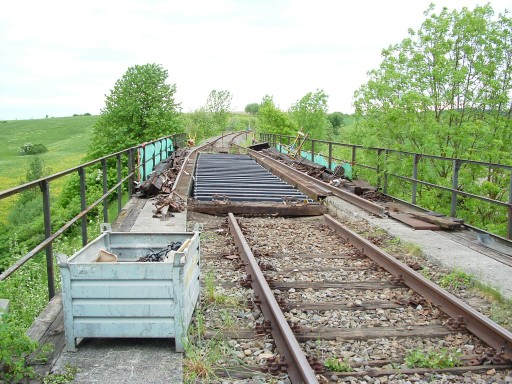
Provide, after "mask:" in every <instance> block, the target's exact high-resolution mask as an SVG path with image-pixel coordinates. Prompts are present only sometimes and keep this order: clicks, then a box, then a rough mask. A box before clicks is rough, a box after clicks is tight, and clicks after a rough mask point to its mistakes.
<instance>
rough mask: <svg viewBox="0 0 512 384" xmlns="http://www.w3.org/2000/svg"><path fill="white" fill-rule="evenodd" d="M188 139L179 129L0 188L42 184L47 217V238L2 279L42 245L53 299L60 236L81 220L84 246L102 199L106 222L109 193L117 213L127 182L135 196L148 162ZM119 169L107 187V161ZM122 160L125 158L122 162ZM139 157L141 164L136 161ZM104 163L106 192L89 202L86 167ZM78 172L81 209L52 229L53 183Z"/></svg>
mask: <svg viewBox="0 0 512 384" xmlns="http://www.w3.org/2000/svg"><path fill="white" fill-rule="evenodd" d="M185 140H186V134H184V133H179V134H174V135H171V136H167V137H163V138H160V139H157V140H154V141H152V142H149V143H143V144H140V145H138V146H135V147H131V148H128V149H125V150H122V151H119V152H116V153H112V154H110V155H108V156H104V157H102V158H99V159H96V160H93V161H90V162H88V163H85V164H81V165H79V166H77V167H74V168H70V169H67V170H65V171H62V172H58V173H56V174H53V175H51V176H47V177H43V178H41V179H39V180H34V181H31V182H29V183H26V184H23V185H20V186H17V187H14V188H11V189H8V190H5V191H0V200H2V199H5V198H7V197H10V196H14V195H17V194H20V193H22V192H25V191H28V190H32V189H36V188H39V189H40V190H41V192H42V200H43V217H44V237H45V240H44V241H42V242H41V243H39V244H38V245H37V246H36V247H35V248H33V249H32V250H30V251H29V252H28V253H26V254H25V255H24V256H23V257H21V258H20V259H19V260H17V261H16V262H15V263H14V264H12V265H11V266H10V267H9V268H7V269H6V270H5V271H3V272H2V273H1V274H0V281H3V280H5V279H7V278H8V277H9V276H11V275H12V274H13V273H14V272H16V271H17V270H18V269H19V268H20V267H21V266H23V265H24V264H25V263H26V262H28V261H29V260H31V259H32V258H33V257H34V256H35V255H36V254H38V253H39V252H41V251H42V250H43V249H44V250H45V252H46V270H47V274H48V296H49V299H51V298H52V297H53V296H54V295H55V276H54V269H53V247H52V244H53V242H54V241H55V240H56V239H57V238H58V237H59V236H61V235H62V234H63V233H64V232H65V231H66V230H68V229H69V228H70V227H71V226H72V225H73V224H75V223H76V222H78V221H79V220H80V221H81V238H82V245H83V246H85V245H86V244H87V243H88V242H89V239H88V229H87V214H88V213H89V212H91V211H92V210H93V209H94V208H96V207H97V206H98V205H100V204H101V203H103V222H105V223H108V222H109V217H108V216H109V214H108V203H109V196H110V195H112V194H114V193H116V194H117V213H118V214H119V212H120V211H121V209H122V195H123V194H122V186H123V184H124V183H127V191H128V197H129V198H130V197H131V196H132V192H133V191H132V185H133V182H134V180H135V175H136V174H137V173H140V177H141V180H145V179H146V178H147V176H148V172H147V169H148V167H146V165H149V167H150V169H153V168H154V167H155V165H156V164H157V163H158V162H159V161H161V160H162V159H165V158H167V157H168V156H169V155H170V153H171V151H172V150H173V145H174V146H176V145H179V146H181V145H184V143H185ZM149 147H153V149H154V150H152V151H151V152H150V154H148V148H149ZM114 160H115V164H116V166H115V167H116V170H117V183H116V184H115V185H113V186H111V187H110V188H108V174H107V173H108V165H107V163H108V162H109V161H110V162H114ZM123 160H125V161H124V162H123ZM136 160H137V162H138V164H137V166H136V165H135V161H136ZM123 163H124V164H125V166H126V165H127V170H126V176H125V177H122V174H123ZM98 165H101V174H102V191H103V195H102V196H101V197H100V198H98V199H97V200H96V201H94V202H93V203H92V204H90V205H89V206H87V194H86V189H87V183H86V177H85V176H86V169H87V168H89V167H98ZM75 173H78V175H79V177H80V210H81V211H80V213H79V214H78V215H76V216H75V217H73V218H72V219H71V220H69V221H67V222H66V223H65V224H64V225H63V226H62V227H61V228H59V229H58V230H57V231H55V232H53V231H52V217H51V209H50V208H51V204H50V201H51V196H50V183H51V182H52V181H55V180H58V179H60V178H62V177H64V176H67V175H70V174H75Z"/></svg>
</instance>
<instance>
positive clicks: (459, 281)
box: [439, 270, 473, 289]
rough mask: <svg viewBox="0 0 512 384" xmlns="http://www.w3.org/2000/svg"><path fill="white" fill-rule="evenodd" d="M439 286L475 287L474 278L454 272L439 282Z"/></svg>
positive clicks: (464, 273) (454, 287) (453, 287)
mask: <svg viewBox="0 0 512 384" xmlns="http://www.w3.org/2000/svg"><path fill="white" fill-rule="evenodd" d="M439 285H440V286H441V287H443V288H452V289H458V288H469V287H471V286H472V285H473V276H472V275H469V274H467V273H466V272H462V271H458V270H455V271H452V272H450V273H448V274H447V275H444V276H442V277H441V279H440V280H439Z"/></svg>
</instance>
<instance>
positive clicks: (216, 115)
mask: <svg viewBox="0 0 512 384" xmlns="http://www.w3.org/2000/svg"><path fill="white" fill-rule="evenodd" d="M232 99H233V96H232V95H231V93H230V92H229V91H226V90H224V91H217V90H215V89H214V90H213V91H211V92H210V94H209V95H208V99H207V100H206V104H205V105H204V106H202V107H201V108H199V109H196V110H195V111H194V112H193V113H191V114H189V115H188V116H187V132H188V134H189V135H190V136H192V137H195V138H196V140H202V139H204V138H207V137H212V136H215V135H220V134H221V133H222V132H223V131H224V130H226V129H228V128H229V125H230V124H229V122H230V116H231V114H230V110H231V100H232Z"/></svg>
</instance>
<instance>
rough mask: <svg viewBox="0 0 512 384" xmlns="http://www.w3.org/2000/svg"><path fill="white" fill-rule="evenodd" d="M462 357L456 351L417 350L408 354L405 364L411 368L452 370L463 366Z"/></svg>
mask: <svg viewBox="0 0 512 384" xmlns="http://www.w3.org/2000/svg"><path fill="white" fill-rule="evenodd" d="M461 356H462V353H461V352H459V351H455V350H447V349H441V350H439V351H428V352H423V351H420V350H417V349H415V350H413V351H411V352H409V353H408V354H407V356H406V357H405V364H406V365H407V366H408V367H409V368H433V369H440V368H452V367H457V366H459V365H461V360H460V358H461Z"/></svg>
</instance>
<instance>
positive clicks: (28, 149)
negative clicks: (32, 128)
mask: <svg viewBox="0 0 512 384" xmlns="http://www.w3.org/2000/svg"><path fill="white" fill-rule="evenodd" d="M45 152H48V148H46V147H45V146H44V144H32V143H26V144H23V145H22V147H21V148H20V150H19V152H18V154H19V155H20V156H27V155H38V154H40V153H45Z"/></svg>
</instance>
